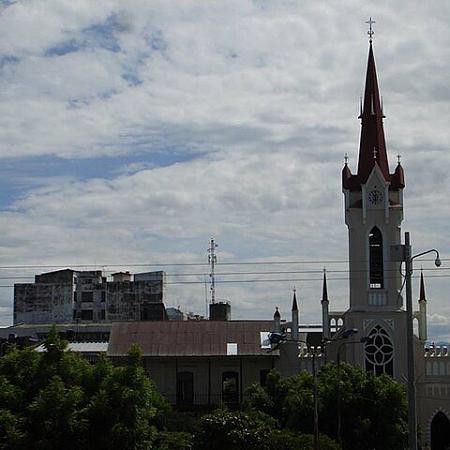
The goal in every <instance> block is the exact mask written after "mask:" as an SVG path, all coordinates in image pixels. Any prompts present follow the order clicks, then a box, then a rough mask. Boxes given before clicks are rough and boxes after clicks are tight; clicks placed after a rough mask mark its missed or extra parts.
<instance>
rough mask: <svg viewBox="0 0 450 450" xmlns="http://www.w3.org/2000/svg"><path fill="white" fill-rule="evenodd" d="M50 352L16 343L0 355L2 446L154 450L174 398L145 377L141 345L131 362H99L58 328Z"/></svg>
mask: <svg viewBox="0 0 450 450" xmlns="http://www.w3.org/2000/svg"><path fill="white" fill-rule="evenodd" d="M44 347H45V349H46V351H45V352H42V353H38V352H37V351H35V350H34V349H31V348H26V349H23V350H19V349H17V348H15V347H14V346H13V347H11V348H9V349H8V352H7V354H6V355H4V356H3V357H1V358H0V448H2V449H7V450H22V449H24V448H26V449H29V450H53V449H54V450H56V449H58V450H60V449H65V450H71V449H74V450H75V449H79V448H83V449H92V450H94V449H95V450H101V449H106V448H107V449H120V450H140V449H142V450H147V449H150V448H152V445H153V441H154V439H155V435H156V429H155V424H154V422H155V417H156V414H157V412H161V411H165V410H167V403H166V402H165V400H164V399H163V398H162V397H161V395H160V394H159V393H158V391H157V390H156V388H155V386H154V384H153V383H152V381H151V380H150V379H149V378H148V377H147V376H146V375H145V372H144V369H143V368H142V366H141V362H140V351H139V348H138V347H136V346H134V347H132V348H131V349H130V353H129V357H128V365H127V366H126V367H114V366H113V365H112V364H111V362H110V361H109V360H108V359H106V358H101V359H100V361H99V362H98V364H97V365H95V366H93V365H91V364H90V363H88V362H87V361H86V360H83V359H82V358H81V357H79V356H78V355H77V354H74V353H71V352H68V351H67V342H65V341H64V340H62V339H61V338H60V336H59V335H58V333H57V331H56V328H54V327H53V328H52V329H51V330H50V332H49V335H48V336H47V338H46V340H45V342H44Z"/></svg>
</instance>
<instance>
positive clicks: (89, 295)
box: [81, 291, 94, 302]
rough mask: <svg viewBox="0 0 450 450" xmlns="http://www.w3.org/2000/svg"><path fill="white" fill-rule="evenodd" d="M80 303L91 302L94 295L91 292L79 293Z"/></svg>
mask: <svg viewBox="0 0 450 450" xmlns="http://www.w3.org/2000/svg"><path fill="white" fill-rule="evenodd" d="M81 301H82V302H93V301H94V293H93V292H92V291H85V292H82V293H81Z"/></svg>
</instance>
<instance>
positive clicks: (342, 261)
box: [0, 258, 450, 270]
mask: <svg viewBox="0 0 450 450" xmlns="http://www.w3.org/2000/svg"><path fill="white" fill-rule="evenodd" d="M421 261H424V262H425V261H434V259H422V260H421ZM441 261H450V258H442V259H441ZM348 262H349V260H346V259H323V260H301V261H241V262H239V261H234V262H233V261H229V262H221V263H220V266H243V265H289V264H347V263H348ZM355 262H361V263H366V262H367V261H366V260H360V261H355ZM124 266H127V267H189V266H200V267H201V266H208V263H205V262H198V263H197V262H196V263H121V264H98V263H97V264H23V265H21V264H17V265H4V266H0V270H8V269H51V268H58V267H78V268H80V267H81V268H83V267H94V268H99V267H101V268H102V269H103V270H104V268H106V267H124Z"/></svg>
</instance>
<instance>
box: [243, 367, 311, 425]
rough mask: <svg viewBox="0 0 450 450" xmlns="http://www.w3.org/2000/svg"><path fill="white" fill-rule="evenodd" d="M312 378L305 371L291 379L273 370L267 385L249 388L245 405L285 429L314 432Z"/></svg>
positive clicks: (268, 377)
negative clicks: (275, 421)
mask: <svg viewBox="0 0 450 450" xmlns="http://www.w3.org/2000/svg"><path fill="white" fill-rule="evenodd" d="M312 387H313V379H312V376H311V375H310V374H309V373H306V372H302V373H300V374H298V375H296V376H293V377H289V378H281V376H280V374H278V373H277V372H275V371H271V372H270V373H269V374H268V376H267V382H266V386H265V387H264V388H263V387H261V386H259V385H252V386H250V388H249V389H247V390H246V393H245V397H246V401H245V403H244V408H245V409H247V410H256V411H260V412H263V413H265V414H268V415H270V416H271V417H273V418H274V419H276V420H277V421H278V424H279V425H280V426H281V427H282V428H289V429H292V430H297V431H302V432H304V433H312V431H313V422H312V417H313V395H312Z"/></svg>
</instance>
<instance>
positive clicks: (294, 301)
mask: <svg viewBox="0 0 450 450" xmlns="http://www.w3.org/2000/svg"><path fill="white" fill-rule="evenodd" d="M291 337H292V339H293V340H295V341H296V340H298V306H297V296H296V289H295V288H294V295H293V298H292V325H291Z"/></svg>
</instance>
